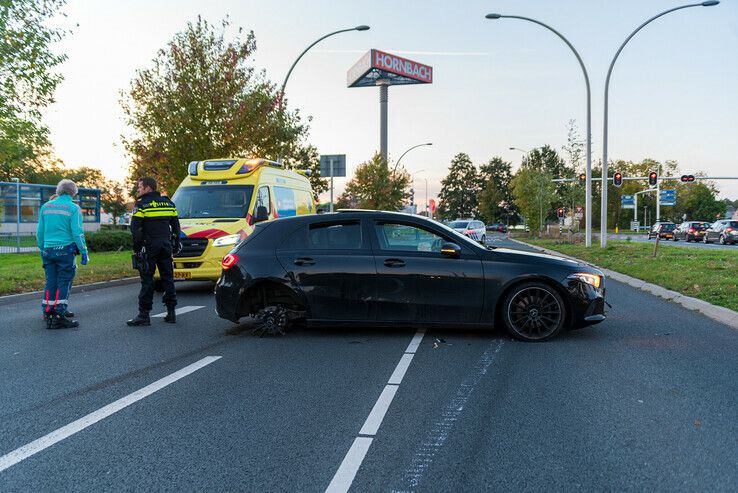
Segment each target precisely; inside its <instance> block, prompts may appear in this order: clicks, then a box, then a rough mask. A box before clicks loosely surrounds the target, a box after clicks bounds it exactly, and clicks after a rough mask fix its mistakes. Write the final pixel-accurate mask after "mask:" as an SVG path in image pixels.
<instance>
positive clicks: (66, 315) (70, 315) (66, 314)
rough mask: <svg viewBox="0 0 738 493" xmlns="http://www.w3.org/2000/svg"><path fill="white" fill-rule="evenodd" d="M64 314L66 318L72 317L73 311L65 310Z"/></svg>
mask: <svg viewBox="0 0 738 493" xmlns="http://www.w3.org/2000/svg"><path fill="white" fill-rule="evenodd" d="M64 316H65V317H67V318H74V312H69V311H66V312H64Z"/></svg>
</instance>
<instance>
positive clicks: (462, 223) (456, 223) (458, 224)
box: [449, 221, 469, 228]
mask: <svg viewBox="0 0 738 493" xmlns="http://www.w3.org/2000/svg"><path fill="white" fill-rule="evenodd" d="M468 224H469V221H453V222H452V223H451V224H449V227H451V228H466V227H467V226H468Z"/></svg>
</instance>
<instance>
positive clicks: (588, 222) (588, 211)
mask: <svg viewBox="0 0 738 493" xmlns="http://www.w3.org/2000/svg"><path fill="white" fill-rule="evenodd" d="M486 18H487V19H520V20H524V21H528V22H532V23H534V24H538V25H539V26H541V27H545V28H546V29H548V30H549V31H551V32H552V33H554V34H555V35H556V36H558V37H559V38H561V40H562V41H563V42H564V43H566V45H567V46H568V47H569V48H570V49H571V51H572V53H574V56H575V57H576V58H577V61H578V62H579V66H580V67H581V68H582V73H583V74H584V83H585V85H586V87H587V164H586V168H585V174H586V176H587V179H586V182H585V192H584V193H585V195H586V197H585V204H584V207H585V235H584V236H585V245H586V246H588V247H590V246H592V93H591V91H590V87H589V74H588V73H587V68H586V67H585V66H584V62H583V61H582V57H581V56H579V52H578V51H577V50H576V48H574V45H572V44H571V43H570V42H569V40H568V39H566V38H565V37H564V35H563V34H561V33H560V32H558V31H557V30H556V29H554V28H553V27H551V26H549V25H548V24H544V23H543V22H541V21H537V20H535V19H531V18H530V17H522V16H518V15H501V14H487V15H486Z"/></svg>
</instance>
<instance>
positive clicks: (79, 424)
mask: <svg viewBox="0 0 738 493" xmlns="http://www.w3.org/2000/svg"><path fill="white" fill-rule="evenodd" d="M220 358H221V356H207V357H205V358H203V359H201V360H200V361H196V362H195V363H192V364H191V365H189V366H185V367H184V368H182V369H181V370H178V371H176V372H174V373H172V374H171V375H168V376H166V377H164V378H162V379H159V380H157V381H156V382H154V383H152V384H150V385H147V386H146V387H143V388H142V389H139V390H137V391H136V392H133V393H132V394H128V395H127V396H125V397H123V398H121V399H118V400H117V401H115V402H112V403H110V404H108V405H107V406H105V407H102V408H100V409H98V410H97V411H94V412H91V413H90V414H88V415H86V416H83V417H82V418H80V419H78V420H76V421H72V422H71V423H69V424H68V425H66V426H63V427H61V428H59V429H57V430H55V431H52V432H51V433H49V434H48V435H45V436H42V437H41V438H39V439H37V440H34V441H32V442H31V443H28V444H26V445H24V446H22V447H20V448H17V449H15V450H13V451H12V452H10V453H8V454H5V455H3V456H2V457H0V472H2V471H4V470H6V469H7V468H9V467H12V466H14V465H15V464H18V463H19V462H21V461H23V460H26V459H27V458H29V457H31V456H32V455H35V454H37V453H39V452H41V451H43V450H45V449H47V448H49V447H51V446H52V445H54V444H56V443H58V442H61V441H62V440H64V439H65V438H69V437H70V436H72V435H74V434H75V433H79V432H80V431H82V430H84V429H85V428H87V427H89V426H92V425H94V424H95V423H97V422H98V421H102V420H103V419H105V418H107V417H108V416H111V415H112V414H114V413H117V412H118V411H120V410H121V409H124V408H126V407H128V406H130V405H131V404H133V403H135V402H138V401H140V400H141V399H143V398H145V397H148V396H150V395H151V394H153V393H154V392H157V391H159V390H161V389H163V388H164V387H166V386H168V385H171V384H173V383H174V382H176V381H177V380H179V379H181V378H184V377H186V376H187V375H189V374H191V373H194V372H196V371H197V370H199V369H200V368H203V367H205V366H207V365H209V364H210V363H213V362H214V361H217V360H219V359H220Z"/></svg>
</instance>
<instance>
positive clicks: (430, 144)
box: [392, 142, 433, 174]
mask: <svg viewBox="0 0 738 493" xmlns="http://www.w3.org/2000/svg"><path fill="white" fill-rule="evenodd" d="M432 145H433V142H426V143H425V144H418V145H414V146H412V147H411V148H410V149H408V150H407V151H405V152H403V153H402V155H401V156H400V159H398V160H397V162H396V163H395V167H394V168H392V174H395V171H397V167H398V166H399V165H400V161H402V158H404V157H405V154H407V153H408V152H410V151H412V150H413V149H415V148H417V147H423V146H432Z"/></svg>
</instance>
